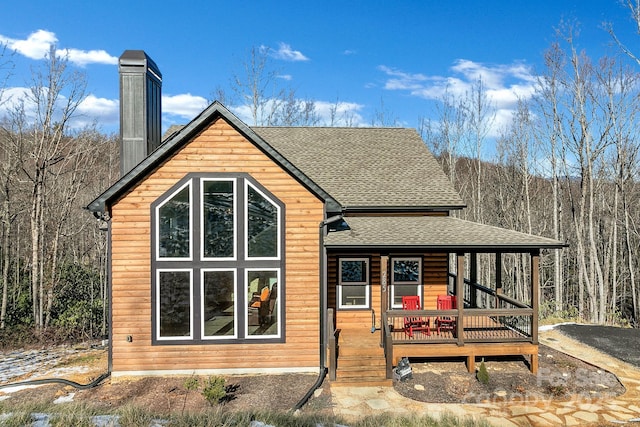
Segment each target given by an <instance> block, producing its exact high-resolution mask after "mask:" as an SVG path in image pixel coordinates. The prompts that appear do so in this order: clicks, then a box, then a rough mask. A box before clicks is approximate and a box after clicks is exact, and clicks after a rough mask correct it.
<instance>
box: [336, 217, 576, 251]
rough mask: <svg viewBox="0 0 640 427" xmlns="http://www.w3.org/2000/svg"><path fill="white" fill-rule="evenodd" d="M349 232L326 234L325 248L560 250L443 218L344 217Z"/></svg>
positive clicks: (545, 240) (535, 240)
mask: <svg viewBox="0 0 640 427" xmlns="http://www.w3.org/2000/svg"><path fill="white" fill-rule="evenodd" d="M345 221H346V222H347V224H348V225H349V228H350V230H346V231H336V232H331V233H329V234H328V235H327V236H326V238H325V246H326V247H329V248H343V249H344V248H362V247H376V248H404V249H407V248H411V247H413V248H420V249H434V250H452V249H466V250H478V251H482V250H498V249H505V250H508V249H521V250H528V249H537V248H547V249H553V248H561V247H564V246H566V245H565V244H563V243H561V242H558V241H557V240H554V239H548V238H545V237H539V236H534V235H531V234H525V233H520V232H517V231H512V230H507V229H504V228H499V227H493V226H490V225H484V224H478V223H475V222H470V221H465V220H462V219H458V218H454V217H444V216H404V217H398V216H348V217H345Z"/></svg>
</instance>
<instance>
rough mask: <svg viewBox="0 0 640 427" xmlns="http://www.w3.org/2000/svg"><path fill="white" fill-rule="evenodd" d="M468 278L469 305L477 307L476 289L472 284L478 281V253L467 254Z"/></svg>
mask: <svg viewBox="0 0 640 427" xmlns="http://www.w3.org/2000/svg"><path fill="white" fill-rule="evenodd" d="M469 261H470V264H469V280H470V281H471V286H470V287H469V300H470V301H469V302H470V305H471V307H473V308H478V289H477V288H476V287H475V286H474V285H475V284H476V283H478V254H477V253H476V252H471V253H470V254H469Z"/></svg>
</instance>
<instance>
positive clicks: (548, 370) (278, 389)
mask: <svg viewBox="0 0 640 427" xmlns="http://www.w3.org/2000/svg"><path fill="white" fill-rule="evenodd" d="M91 351H92V352H93V353H92V354H93V355H94V356H93V357H87V356H86V355H82V353H79V354H78V355H76V356H74V357H72V358H70V359H69V360H66V361H65V362H64V366H65V367H67V368H68V367H72V366H74V365H77V364H81V365H85V366H86V365H89V368H90V369H89V371H88V372H85V373H83V374H75V375H73V376H72V378H69V379H72V380H73V381H76V382H79V383H88V382H90V381H91V380H92V379H94V378H97V377H98V376H99V375H100V374H101V373H103V372H104V367H105V366H106V351H104V350H101V352H100V350H91ZM485 364H486V367H487V371H488V373H489V382H488V384H486V385H484V384H481V383H480V382H479V381H478V380H477V379H476V378H475V375H474V374H470V373H468V372H467V370H466V367H465V364H464V361H463V360H462V359H461V360H451V359H449V360H433V359H431V360H427V361H417V360H412V361H411V367H412V371H413V375H412V378H411V379H408V380H406V381H397V382H395V383H394V387H395V389H396V390H397V391H398V392H399V393H400V394H402V395H404V396H406V397H407V398H410V399H414V400H418V401H424V402H451V403H455V402H461V403H464V402H466V403H475V402H482V401H487V400H507V399H515V400H517V399H531V398H554V399H566V398H568V397H569V396H571V395H575V394H579V395H582V396H590V397H593V398H598V397H605V396H615V395H619V394H621V393H623V392H624V388H623V387H622V385H621V384H620V383H619V382H618V380H617V379H616V377H615V376H613V375H612V374H609V373H608V372H606V371H602V370H600V369H599V368H597V367H594V366H591V365H588V364H586V363H583V362H581V361H579V360H576V359H574V358H571V357H569V356H567V355H565V354H563V353H559V352H557V351H555V350H553V349H551V348H548V347H546V346H544V345H541V346H540V358H539V373H538V375H533V374H531V373H530V372H529V370H528V366H527V364H526V363H525V360H524V359H523V358H512V359H505V358H500V359H493V358H492V359H486V361H485ZM476 365H477V366H479V365H480V363H479V362H478V363H477V364H476ZM189 379H190V377H145V378H129V379H127V378H115V379H111V378H109V379H106V380H104V381H103V382H102V383H101V385H99V386H97V387H95V388H92V389H88V390H76V389H74V388H72V387H70V386H63V385H46V386H41V387H38V388H33V389H26V390H22V391H19V392H14V393H11V394H10V397H9V399H10V402H11V403H12V404H13V403H19V402H27V401H34V400H40V399H44V400H45V401H53V400H55V399H58V398H65V397H66V398H69V397H70V396H71V394H72V393H73V396H72V400H73V401H75V402H82V403H85V404H87V405H89V406H93V407H95V408H96V409H97V410H98V411H100V410H108V409H113V408H117V407H120V406H123V405H128V404H131V405H135V406H140V407H143V408H145V409H148V410H150V411H152V412H153V413H155V414H158V415H162V414H169V413H176V412H177V413H183V412H192V413H194V412H200V411H206V410H209V409H210V408H211V405H210V404H209V403H208V402H207V401H206V399H205V398H204V397H203V395H202V387H201V386H200V388H198V389H197V390H193V389H189V388H188V387H187V381H188V380H189ZM316 379H317V376H316V375H302V374H288V375H255V376H249V375H243V376H227V377H225V380H226V382H225V384H226V390H227V397H226V398H225V399H223V400H222V402H221V403H220V404H217V405H216V406H218V407H220V408H221V409H222V410H225V411H261V410H270V411H288V410H290V409H292V408H293V407H294V406H295V405H296V403H298V402H299V401H300V399H302V397H303V396H304V395H305V394H306V393H307V391H308V390H309V389H310V387H311V386H312V385H313V384H314V383H315V381H316ZM203 381H204V378H200V384H202V382H203ZM2 395H3V392H2V389H0V399H2ZM9 399H7V400H6V401H5V402H3V403H9ZM331 408H332V402H331V393H330V388H329V384H328V381H325V382H324V384H323V385H322V387H321V388H320V390H319V391H317V392H316V393H315V394H314V395H313V396H312V397H311V398H310V399H309V401H308V402H307V403H306V405H305V406H304V407H303V409H302V412H316V413H317V412H321V413H331V411H332V409H331Z"/></svg>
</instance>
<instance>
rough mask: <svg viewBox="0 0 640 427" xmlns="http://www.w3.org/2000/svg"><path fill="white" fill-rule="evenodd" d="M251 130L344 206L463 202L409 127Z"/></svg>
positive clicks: (423, 205) (447, 205)
mask: <svg viewBox="0 0 640 427" xmlns="http://www.w3.org/2000/svg"><path fill="white" fill-rule="evenodd" d="M251 129H253V131H254V132H256V133H257V134H258V135H260V136H261V137H262V138H263V139H264V140H265V141H266V142H267V143H268V144H269V145H271V146H272V147H273V148H274V149H275V150H276V151H278V152H279V153H281V154H282V155H283V156H284V157H286V158H287V159H288V160H289V161H291V163H293V164H294V165H295V166H296V167H297V168H298V169H300V170H301V171H302V172H303V173H304V174H305V175H306V176H308V177H309V178H310V179H311V180H312V181H313V182H315V183H316V184H318V185H319V186H320V187H322V188H323V189H324V190H325V191H326V192H327V193H329V194H330V195H331V196H332V197H333V198H335V199H336V200H337V201H338V202H339V203H340V204H342V206H343V207H346V208H347V209H350V208H383V209H384V208H386V209H389V208H395V207H401V208H410V209H411V208H414V209H429V208H446V209H451V208H453V209H456V208H463V207H464V203H463V202H462V199H461V198H460V196H459V194H458V193H457V192H456V191H455V189H454V188H453V186H452V185H451V183H450V182H449V180H448V179H447V177H446V176H445V174H444V172H443V171H442V168H441V167H440V165H439V164H438V162H437V161H436V159H435V158H434V157H433V155H432V154H431V153H430V152H429V150H428V149H427V147H426V146H425V144H424V142H423V141H422V139H421V138H420V136H419V135H418V133H417V132H416V131H415V130H414V129H405V128H324V127H252V128H251Z"/></svg>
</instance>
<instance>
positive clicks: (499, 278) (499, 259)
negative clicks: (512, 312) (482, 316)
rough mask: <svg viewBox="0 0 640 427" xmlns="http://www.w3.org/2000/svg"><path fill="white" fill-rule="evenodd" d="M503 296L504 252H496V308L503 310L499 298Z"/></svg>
mask: <svg viewBox="0 0 640 427" xmlns="http://www.w3.org/2000/svg"><path fill="white" fill-rule="evenodd" d="M499 295H502V252H496V305H495V308H502V301H501V300H500V298H498V296H499Z"/></svg>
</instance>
